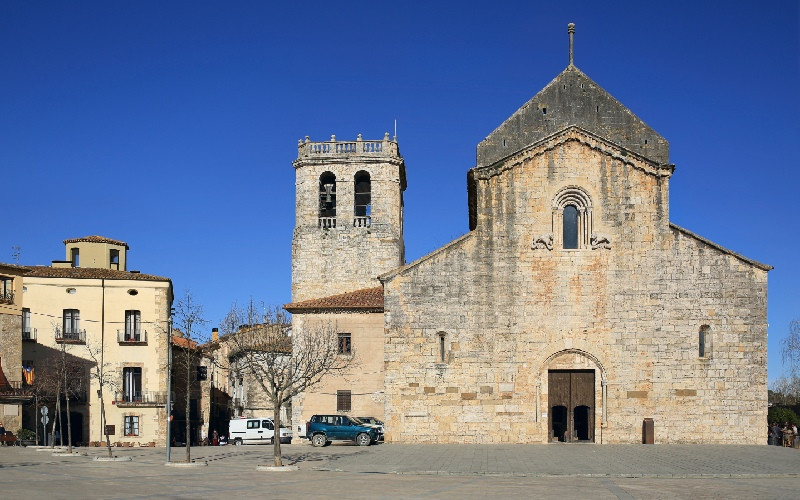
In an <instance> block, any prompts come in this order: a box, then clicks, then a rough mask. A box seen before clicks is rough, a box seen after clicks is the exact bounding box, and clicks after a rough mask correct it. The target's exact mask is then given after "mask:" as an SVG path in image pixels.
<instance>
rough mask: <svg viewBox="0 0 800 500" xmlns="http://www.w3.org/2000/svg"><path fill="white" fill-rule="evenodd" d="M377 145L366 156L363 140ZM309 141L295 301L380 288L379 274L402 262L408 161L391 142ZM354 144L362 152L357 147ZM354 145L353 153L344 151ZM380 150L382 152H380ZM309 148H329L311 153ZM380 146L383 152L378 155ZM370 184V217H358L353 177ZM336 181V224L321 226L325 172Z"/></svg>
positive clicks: (297, 233)
mask: <svg viewBox="0 0 800 500" xmlns="http://www.w3.org/2000/svg"><path fill="white" fill-rule="evenodd" d="M365 142H366V143H369V144H373V145H375V148H376V151H375V152H365V151H364V143H365ZM365 142H361V141H359V142H358V143H356V142H350V143H348V142H336V141H333V142H325V143H305V144H301V146H300V154H299V158H298V159H297V160H296V161H295V162H294V166H295V172H296V207H295V210H296V220H295V229H294V236H293V239H292V301H293V302H298V301H302V300H306V299H311V298H318V297H326V296H329V295H334V294H339V293H344V292H350V291H354V290H359V289H363V288H369V287H374V286H376V285H377V284H378V282H377V280H376V278H377V276H378V275H379V274H381V273H384V272H386V271H389V270H391V269H394V268H396V267H398V266H401V265H403V263H404V246H403V190H404V189H405V164H404V163H403V158H402V157H401V156H400V154H399V152H398V151H397V143H395V142H392V141H389V140H388V137H387V138H386V139H385V140H384V141H365ZM356 144H358V145H359V147H360V148H361V149H359V150H357V149H355V146H356ZM350 145H353V148H352V149H348V148H347V146H350ZM379 145H380V147H378V146H379ZM311 146H319V147H320V148H323V147H325V148H328V149H325V150H324V151H323V150H320V152H319V153H315V154H311V153H309V154H306V153H305V151H307V150H308V148H310V147H311ZM377 149H379V150H377ZM359 171H366V172H368V173H369V174H370V181H371V201H372V204H371V220H370V222H369V223H368V224H367V225H364V223H363V221H356V220H355V217H354V177H355V175H356V173H357V172H359ZM324 172H331V173H333V174H334V175H335V176H336V223H335V227H330V228H326V227H321V225H320V221H319V193H320V187H319V184H320V175H322V174H323V173H324Z"/></svg>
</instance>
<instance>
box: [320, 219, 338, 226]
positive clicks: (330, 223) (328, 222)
mask: <svg viewBox="0 0 800 500" xmlns="http://www.w3.org/2000/svg"><path fill="white" fill-rule="evenodd" d="M319 227H320V229H333V228H334V227H336V217H320V218H319Z"/></svg>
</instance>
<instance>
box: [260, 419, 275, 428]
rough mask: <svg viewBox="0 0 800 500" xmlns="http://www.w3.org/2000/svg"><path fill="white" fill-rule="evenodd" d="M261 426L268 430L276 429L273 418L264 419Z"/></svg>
mask: <svg viewBox="0 0 800 500" xmlns="http://www.w3.org/2000/svg"><path fill="white" fill-rule="evenodd" d="M261 427H263V428H264V429H268V430H274V429H275V426H274V425H273V424H272V420H262V421H261Z"/></svg>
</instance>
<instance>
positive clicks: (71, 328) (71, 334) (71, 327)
mask: <svg viewBox="0 0 800 500" xmlns="http://www.w3.org/2000/svg"><path fill="white" fill-rule="evenodd" d="M80 321H81V319H80V311H78V310H77V309H64V337H63V338H65V339H78V338H79V337H78V334H79V333H80Z"/></svg>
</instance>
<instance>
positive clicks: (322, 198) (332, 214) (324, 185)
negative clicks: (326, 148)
mask: <svg viewBox="0 0 800 500" xmlns="http://www.w3.org/2000/svg"><path fill="white" fill-rule="evenodd" d="M319 227H322V228H330V227H336V176H335V175H333V173H331V172H325V173H323V174H322V175H320V176H319Z"/></svg>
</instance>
